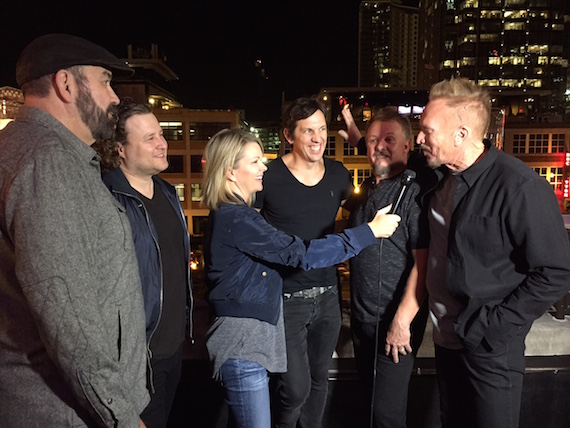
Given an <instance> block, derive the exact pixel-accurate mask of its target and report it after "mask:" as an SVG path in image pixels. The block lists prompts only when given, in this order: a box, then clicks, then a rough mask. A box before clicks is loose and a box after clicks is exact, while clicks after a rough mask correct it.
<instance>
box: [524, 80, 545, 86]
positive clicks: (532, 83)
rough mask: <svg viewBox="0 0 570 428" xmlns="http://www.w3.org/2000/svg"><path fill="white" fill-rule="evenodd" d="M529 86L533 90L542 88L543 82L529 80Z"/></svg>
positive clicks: (527, 81)
mask: <svg viewBox="0 0 570 428" xmlns="http://www.w3.org/2000/svg"><path fill="white" fill-rule="evenodd" d="M526 83H527V86H530V87H531V88H542V80H541V79H527V80H526Z"/></svg>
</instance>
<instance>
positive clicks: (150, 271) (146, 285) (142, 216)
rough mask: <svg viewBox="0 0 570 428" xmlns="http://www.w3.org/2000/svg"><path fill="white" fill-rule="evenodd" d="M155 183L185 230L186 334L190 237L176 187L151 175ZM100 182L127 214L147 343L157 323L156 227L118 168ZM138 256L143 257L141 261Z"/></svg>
mask: <svg viewBox="0 0 570 428" xmlns="http://www.w3.org/2000/svg"><path fill="white" fill-rule="evenodd" d="M153 180H154V184H155V186H159V187H160V189H161V190H162V192H163V193H164V195H165V196H166V199H168V201H169V202H170V204H171V205H172V207H173V208H174V211H175V212H176V213H178V217H179V219H180V223H181V224H182V227H183V229H184V231H185V234H184V235H185V236H184V254H185V259H186V268H187V272H188V292H187V300H188V302H187V305H188V308H189V310H190V314H189V317H188V322H189V325H188V328H189V334H190V335H191V332H192V325H191V324H192V323H191V320H192V305H193V301H192V277H191V274H190V264H189V262H190V237H189V235H188V228H187V226H186V220H185V218H184V211H183V210H182V207H181V206H180V201H179V199H178V195H177V194H176V190H175V189H174V187H172V185H170V184H169V183H167V182H166V181H164V180H163V179H162V178H160V177H158V176H154V177H153ZM103 182H104V183H105V184H106V185H107V187H108V188H109V191H110V192H111V194H112V195H113V196H114V197H115V198H116V199H117V200H118V201H119V202H120V203H121V204H122V205H123V206H124V207H125V209H126V211H127V217H128V218H129V221H130V224H131V229H132V234H133V240H134V242H135V250H136V253H137V259H138V260H139V273H140V277H141V284H142V291H143V297H144V306H145V315H146V338H147V342H148V343H150V339H151V337H152V334H153V333H154V331H155V330H156V327H157V326H158V322H159V320H160V316H161V311H162V263H161V260H160V250H159V246H158V238H157V234H156V229H155V228H154V225H153V224H152V220H151V219H150V216H149V215H148V213H147V211H146V209H145V206H144V204H143V202H142V201H141V200H140V198H139V197H138V195H137V192H136V191H135V190H134V189H133V188H132V187H131V185H130V184H129V182H128V180H127V178H126V177H125V175H124V174H123V171H121V169H120V168H117V169H114V170H113V171H110V172H108V173H106V174H104V175H103ZM141 260H144V262H143V263H141Z"/></svg>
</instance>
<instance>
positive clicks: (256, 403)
mask: <svg viewBox="0 0 570 428" xmlns="http://www.w3.org/2000/svg"><path fill="white" fill-rule="evenodd" d="M220 373H221V378H222V385H223V387H224V391H225V396H226V397H225V398H226V403H227V404H228V406H229V407H230V409H231V412H232V415H233V417H234V420H235V426H236V427H237V428H270V426H271V410H270V406H269V386H268V381H269V377H268V376H267V370H265V368H264V367H262V366H260V365H259V364H257V363H254V362H251V361H245V360H235V359H229V360H227V361H226V362H225V363H224V364H222V367H221V368H220Z"/></svg>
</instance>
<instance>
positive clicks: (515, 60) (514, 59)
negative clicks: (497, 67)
mask: <svg viewBox="0 0 570 428" xmlns="http://www.w3.org/2000/svg"><path fill="white" fill-rule="evenodd" d="M503 64H512V65H521V64H524V56H507V57H504V58H503Z"/></svg>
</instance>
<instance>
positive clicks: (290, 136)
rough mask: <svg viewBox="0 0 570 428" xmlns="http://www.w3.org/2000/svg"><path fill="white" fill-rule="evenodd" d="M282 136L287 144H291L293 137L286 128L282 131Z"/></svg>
mask: <svg viewBox="0 0 570 428" xmlns="http://www.w3.org/2000/svg"><path fill="white" fill-rule="evenodd" d="M283 136H284V137H285V139H286V140H287V142H288V143H289V144H293V136H292V135H290V134H289V130H288V129H287V128H285V129H284V130H283Z"/></svg>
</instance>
